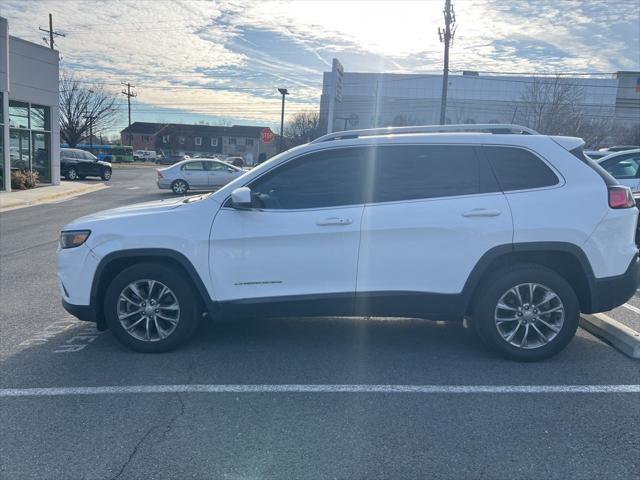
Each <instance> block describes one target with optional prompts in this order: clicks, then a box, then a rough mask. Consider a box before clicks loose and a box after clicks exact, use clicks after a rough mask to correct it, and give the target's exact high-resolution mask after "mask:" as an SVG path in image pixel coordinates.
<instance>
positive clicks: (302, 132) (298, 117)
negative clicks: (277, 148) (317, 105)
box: [284, 110, 324, 147]
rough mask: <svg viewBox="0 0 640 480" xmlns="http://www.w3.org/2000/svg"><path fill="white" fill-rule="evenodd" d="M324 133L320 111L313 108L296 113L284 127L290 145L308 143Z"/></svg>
mask: <svg viewBox="0 0 640 480" xmlns="http://www.w3.org/2000/svg"><path fill="white" fill-rule="evenodd" d="M323 133H324V132H323V130H322V127H321V125H320V113H319V112H317V111H313V110H309V111H306V112H299V113H296V114H295V115H294V116H293V118H292V119H291V120H289V121H288V122H287V123H286V125H285V127H284V137H285V139H286V142H287V145H288V146H289V147H294V146H296V145H302V144H303V143H308V142H310V141H311V140H314V139H316V138H318V137H319V136H320V135H322V134H323Z"/></svg>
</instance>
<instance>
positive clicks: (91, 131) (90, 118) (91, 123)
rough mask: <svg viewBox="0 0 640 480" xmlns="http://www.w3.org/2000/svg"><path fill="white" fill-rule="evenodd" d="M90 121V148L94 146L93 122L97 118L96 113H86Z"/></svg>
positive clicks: (86, 117)
mask: <svg viewBox="0 0 640 480" xmlns="http://www.w3.org/2000/svg"><path fill="white" fill-rule="evenodd" d="M84 118H85V119H86V120H87V121H88V122H89V148H90V149H92V148H93V122H94V120H95V119H96V116H95V115H85V117H84Z"/></svg>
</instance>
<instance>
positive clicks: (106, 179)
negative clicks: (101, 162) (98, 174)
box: [102, 168, 111, 182]
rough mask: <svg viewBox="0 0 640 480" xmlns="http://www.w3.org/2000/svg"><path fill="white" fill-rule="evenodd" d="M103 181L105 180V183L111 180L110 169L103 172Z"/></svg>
mask: <svg viewBox="0 0 640 480" xmlns="http://www.w3.org/2000/svg"><path fill="white" fill-rule="evenodd" d="M102 180H104V181H105V182H108V181H109V180H111V169H110V168H105V169H104V170H103V171H102Z"/></svg>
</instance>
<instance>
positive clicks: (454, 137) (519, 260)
mask: <svg viewBox="0 0 640 480" xmlns="http://www.w3.org/2000/svg"><path fill="white" fill-rule="evenodd" d="M474 129H477V131H478V132H481V133H467V132H466V131H467V130H474ZM443 130H445V131H447V132H448V133H435V132H441V131H443ZM505 130H506V131H507V132H509V131H510V132H514V133H513V134H505V133H504V132H505ZM491 132H496V133H491ZM498 132H499V133H498ZM583 143H584V142H583V141H582V140H580V139H577V138H568V137H549V136H544V135H538V134H535V132H532V131H530V130H528V129H526V128H524V127H518V126H512V125H464V126H446V127H442V126H440V127H399V128H390V129H373V130H362V131H349V132H338V133H336V134H329V135H327V136H324V137H321V138H319V139H317V140H315V141H314V142H312V143H310V144H307V145H303V146H300V147H297V148H294V149H291V150H289V151H287V152H285V153H282V154H280V155H278V156H276V157H274V158H272V159H271V160H269V161H267V162H265V163H263V164H261V165H259V166H257V167H256V168H254V169H253V170H251V171H250V172H247V173H246V174H245V175H243V176H241V177H239V178H237V179H236V180H234V181H233V182H231V183H230V184H228V185H227V186H225V187H223V188H221V189H220V190H218V191H217V192H215V193H213V194H206V195H200V196H194V197H188V198H186V199H185V198H176V199H172V200H164V201H156V202H150V203H145V204H141V205H133V206H128V207H122V208H117V209H114V210H108V211H105V212H101V213H96V214H93V215H89V216H87V217H83V218H80V219H78V220H76V221H74V222H72V223H70V224H69V225H66V226H65V227H64V229H63V231H62V232H61V236H60V248H59V249H58V278H59V281H60V291H61V294H62V300H63V305H64V307H65V308H66V309H67V311H69V312H70V313H71V314H73V315H75V316H77V317H78V318H80V319H83V320H90V321H95V322H97V325H98V328H99V329H106V328H110V329H111V330H112V331H113V333H114V335H115V336H116V337H117V338H118V339H119V340H120V341H121V342H122V343H123V344H125V345H127V346H128V347H130V348H132V349H134V350H137V351H142V352H160V351H166V350H169V349H173V348H175V347H177V346H179V345H181V344H183V343H184V342H185V341H187V340H188V339H189V338H190V337H191V335H192V334H193V333H194V331H195V329H196V327H197V325H198V322H199V321H200V320H201V319H202V318H203V315H202V313H203V312H206V313H207V314H208V315H209V317H211V318H212V319H216V318H220V317H227V318H229V317H243V316H247V315H257V316H287V315H305V316H309V315H317V316H325V315H373V316H400V317H407V316H408V317H420V318H428V319H435V320H450V321H457V322H461V321H462V320H463V318H465V317H467V318H469V319H470V320H471V324H472V325H473V328H474V329H475V331H476V332H477V334H478V336H479V337H480V338H481V339H482V340H483V341H484V342H485V343H486V344H487V345H489V346H491V347H492V348H493V349H495V350H496V351H497V352H499V353H501V354H502V355H505V356H507V357H509V358H513V359H518V360H526V361H530V360H539V359H543V358H546V357H549V356H551V355H553V354H555V353H557V352H559V351H560V350H562V349H563V348H564V347H565V346H566V345H567V344H568V343H569V342H570V340H571V339H572V338H573V336H574V334H575V332H576V329H577V326H578V319H579V315H580V312H585V313H592V312H602V311H607V310H610V309H612V308H615V307H617V306H618V305H621V304H622V303H624V302H626V301H627V300H628V299H629V298H630V297H631V296H632V295H633V294H634V293H635V291H636V289H637V288H638V284H639V283H640V264H639V260H638V246H637V245H636V243H635V241H634V236H635V229H636V222H637V219H638V210H637V209H636V207H635V203H634V201H633V197H632V195H631V191H630V190H629V189H628V188H627V187H624V186H621V185H620V184H618V183H617V182H616V180H615V179H614V178H613V177H611V176H610V175H609V174H607V173H606V172H605V171H604V170H603V169H602V168H600V167H599V166H598V165H597V164H596V163H595V162H593V161H592V160H591V159H588V158H586V157H585V156H584V155H583V153H582V146H583Z"/></svg>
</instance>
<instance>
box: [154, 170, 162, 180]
mask: <svg viewBox="0 0 640 480" xmlns="http://www.w3.org/2000/svg"><path fill="white" fill-rule="evenodd" d="M156 172H157V173H158V178H163V177H162V173H160V170H156Z"/></svg>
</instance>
